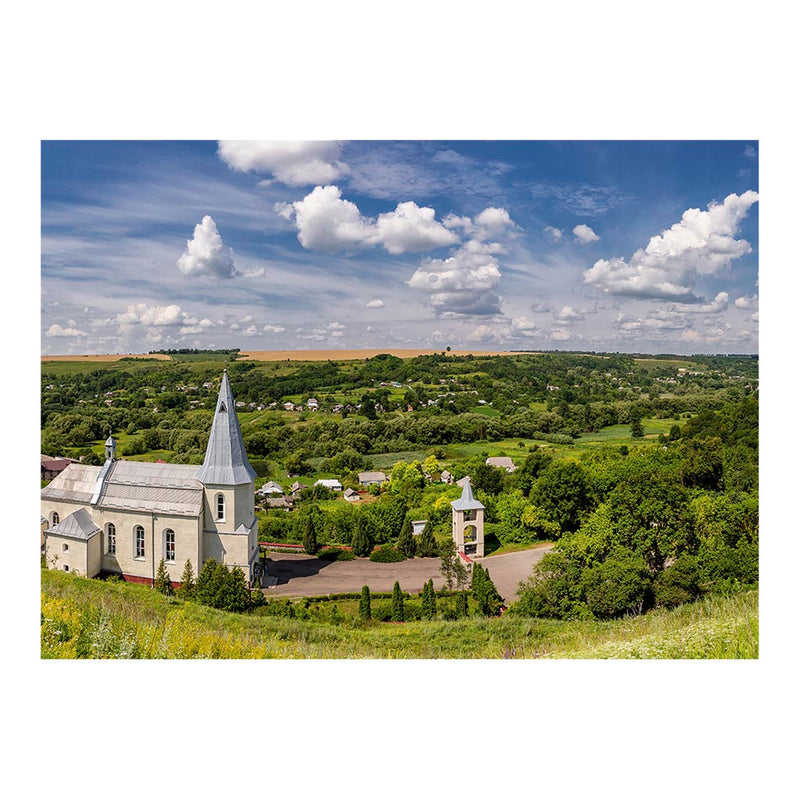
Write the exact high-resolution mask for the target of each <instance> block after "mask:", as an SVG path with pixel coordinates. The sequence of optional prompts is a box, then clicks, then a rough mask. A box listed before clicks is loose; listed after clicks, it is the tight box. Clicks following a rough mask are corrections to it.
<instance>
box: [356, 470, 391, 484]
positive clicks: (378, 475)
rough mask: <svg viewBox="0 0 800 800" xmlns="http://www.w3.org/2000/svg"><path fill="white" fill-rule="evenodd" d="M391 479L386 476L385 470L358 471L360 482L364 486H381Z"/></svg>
mask: <svg viewBox="0 0 800 800" xmlns="http://www.w3.org/2000/svg"><path fill="white" fill-rule="evenodd" d="M388 480H389V479H388V478H387V477H386V473H384V472H359V473H358V482H359V483H360V484H361V485H362V486H372V485H378V486H380V485H381V484H382V483H386V481H388Z"/></svg>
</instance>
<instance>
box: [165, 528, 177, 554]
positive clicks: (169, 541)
mask: <svg viewBox="0 0 800 800" xmlns="http://www.w3.org/2000/svg"><path fill="white" fill-rule="evenodd" d="M164 561H171V562H174V561H175V531H173V530H171V529H169V528H167V530H165V531H164Z"/></svg>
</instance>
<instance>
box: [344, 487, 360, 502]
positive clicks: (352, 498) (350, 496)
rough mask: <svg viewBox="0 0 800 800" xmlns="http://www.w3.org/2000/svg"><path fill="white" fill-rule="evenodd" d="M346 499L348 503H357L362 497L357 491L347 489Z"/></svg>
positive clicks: (345, 492)
mask: <svg viewBox="0 0 800 800" xmlns="http://www.w3.org/2000/svg"><path fill="white" fill-rule="evenodd" d="M344 499H345V500H347V502H348V503H355V502H356V501H358V500H360V499H361V496H360V495H359V493H358V492H357V491H356V490H355V489H345V491H344Z"/></svg>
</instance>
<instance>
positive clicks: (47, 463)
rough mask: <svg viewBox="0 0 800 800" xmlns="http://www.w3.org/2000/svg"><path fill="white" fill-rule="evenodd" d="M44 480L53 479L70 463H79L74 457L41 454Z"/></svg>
mask: <svg viewBox="0 0 800 800" xmlns="http://www.w3.org/2000/svg"><path fill="white" fill-rule="evenodd" d="M40 461H41V466H42V480H43V481H51V480H53V478H55V477H56V475H60V474H61V473H62V472H63V471H64V470H65V469H66V468H67V467H68V466H69V465H70V464H79V463H80V462H79V461H76V460H75V459H74V458H51V457H50V456H44V455H43V456H41V459H40Z"/></svg>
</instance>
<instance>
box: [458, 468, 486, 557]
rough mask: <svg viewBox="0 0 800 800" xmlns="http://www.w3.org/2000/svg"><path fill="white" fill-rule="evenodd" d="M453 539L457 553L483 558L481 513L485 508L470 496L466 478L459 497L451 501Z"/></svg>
mask: <svg viewBox="0 0 800 800" xmlns="http://www.w3.org/2000/svg"><path fill="white" fill-rule="evenodd" d="M450 505H451V506H452V508H453V539H454V540H455V543H456V549H457V550H458V551H459V553H464V555H467V556H475V558H483V555H484V540H483V512H484V509H485V506H484V505H483V503H481V501H480V500H476V499H475V496H474V495H473V494H472V486H471V484H470V481H469V477H467V479H466V482H465V483H464V488H463V490H462V492H461V497H459V498H458V500H453V502H452V503H450Z"/></svg>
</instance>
